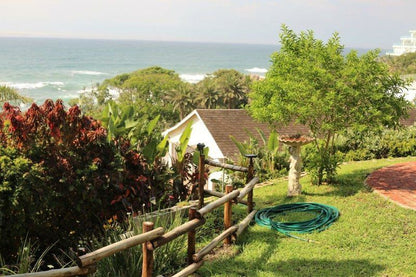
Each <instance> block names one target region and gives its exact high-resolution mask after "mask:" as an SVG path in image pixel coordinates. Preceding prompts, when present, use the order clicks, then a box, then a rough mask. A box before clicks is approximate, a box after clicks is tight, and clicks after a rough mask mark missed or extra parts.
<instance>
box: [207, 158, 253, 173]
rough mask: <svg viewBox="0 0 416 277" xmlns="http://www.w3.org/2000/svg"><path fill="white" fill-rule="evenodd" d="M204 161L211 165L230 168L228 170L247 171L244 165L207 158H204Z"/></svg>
mask: <svg viewBox="0 0 416 277" xmlns="http://www.w3.org/2000/svg"><path fill="white" fill-rule="evenodd" d="M205 163H206V164H209V165H212V166H216V167H221V168H225V169H230V170H233V171H241V172H248V168H247V167H244V166H238V165H232V164H226V163H220V162H216V161H213V160H209V159H205Z"/></svg>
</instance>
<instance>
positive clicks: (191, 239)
mask: <svg viewBox="0 0 416 277" xmlns="http://www.w3.org/2000/svg"><path fill="white" fill-rule="evenodd" d="M195 218H196V209H195V208H194V207H192V208H190V209H189V221H191V220H192V219H195ZM195 234H196V230H195V229H194V230H191V231H189V232H188V264H189V265H190V264H192V263H193V262H194V260H193V258H192V256H193V255H194V254H195Z"/></svg>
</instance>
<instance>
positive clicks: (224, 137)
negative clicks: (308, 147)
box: [163, 109, 307, 189]
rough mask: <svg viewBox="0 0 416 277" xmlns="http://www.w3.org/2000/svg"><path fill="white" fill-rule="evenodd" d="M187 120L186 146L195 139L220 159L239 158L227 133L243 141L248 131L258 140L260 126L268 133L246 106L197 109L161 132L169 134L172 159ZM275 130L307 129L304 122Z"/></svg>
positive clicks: (190, 144)
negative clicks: (190, 130)
mask: <svg viewBox="0 0 416 277" xmlns="http://www.w3.org/2000/svg"><path fill="white" fill-rule="evenodd" d="M189 122H192V133H191V136H190V139H189V143H188V146H189V147H190V148H191V149H196V145H197V144H198V143H203V144H205V146H206V147H208V148H209V157H210V158H211V159H213V160H216V161H219V162H225V161H226V160H228V159H232V160H234V161H236V160H237V159H238V156H239V150H238V148H237V146H236V145H235V143H234V142H233V141H232V140H231V139H230V136H233V137H235V138H236V139H237V140H238V141H241V142H243V141H248V140H249V139H250V137H249V134H248V132H250V133H251V134H253V135H254V136H257V137H258V139H259V141H261V139H260V137H259V135H258V133H257V130H256V129H260V130H262V131H263V132H264V134H265V135H266V136H267V137H268V136H269V134H270V129H269V125H268V124H266V123H260V122H257V121H255V120H254V119H253V118H252V117H251V116H250V115H249V114H248V113H247V111H246V110H242V109H196V110H194V111H192V112H191V113H190V114H188V115H187V116H186V117H185V118H184V119H183V120H181V121H180V122H179V123H177V124H176V125H175V126H173V127H172V128H169V129H168V130H166V131H164V132H163V135H164V136H165V135H168V137H169V157H170V158H171V159H172V158H173V159H175V156H176V151H175V147H176V145H177V144H178V142H179V138H180V137H181V135H182V132H183V131H184V129H185V128H186V126H187V125H188V124H189ZM278 132H279V133H281V134H282V133H283V134H285V135H292V134H298V133H300V134H305V133H307V129H305V127H303V126H289V127H287V128H282V129H279V130H278ZM213 175H217V176H216V178H215V179H218V178H226V176H221V174H220V173H215V174H213ZM211 177H212V176H211ZM210 179H212V178H210ZM208 189H213V184H212V182H208Z"/></svg>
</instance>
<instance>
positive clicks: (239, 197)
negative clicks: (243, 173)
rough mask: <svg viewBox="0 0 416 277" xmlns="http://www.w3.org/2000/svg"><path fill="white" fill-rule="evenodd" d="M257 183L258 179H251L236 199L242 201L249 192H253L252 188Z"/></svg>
mask: <svg viewBox="0 0 416 277" xmlns="http://www.w3.org/2000/svg"><path fill="white" fill-rule="evenodd" d="M258 182H259V178H258V177H254V178H253V179H251V181H250V182H249V183H248V184H247V185H246V186H245V187H244V188H243V189H242V190H241V191H240V194H239V196H238V199H239V200H241V199H243V198H244V197H245V196H246V195H247V194H248V193H249V192H250V191H253V188H254V186H255V185H256V184H257V183H258ZM247 201H248V200H247ZM250 212H251V211H250Z"/></svg>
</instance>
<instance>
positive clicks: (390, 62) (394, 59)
mask: <svg viewBox="0 0 416 277" xmlns="http://www.w3.org/2000/svg"><path fill="white" fill-rule="evenodd" d="M381 61H382V62H384V63H386V64H387V66H388V68H389V70H390V71H391V72H393V73H397V74H400V75H407V74H416V53H406V54H403V55H400V56H389V55H387V56H383V57H381Z"/></svg>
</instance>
